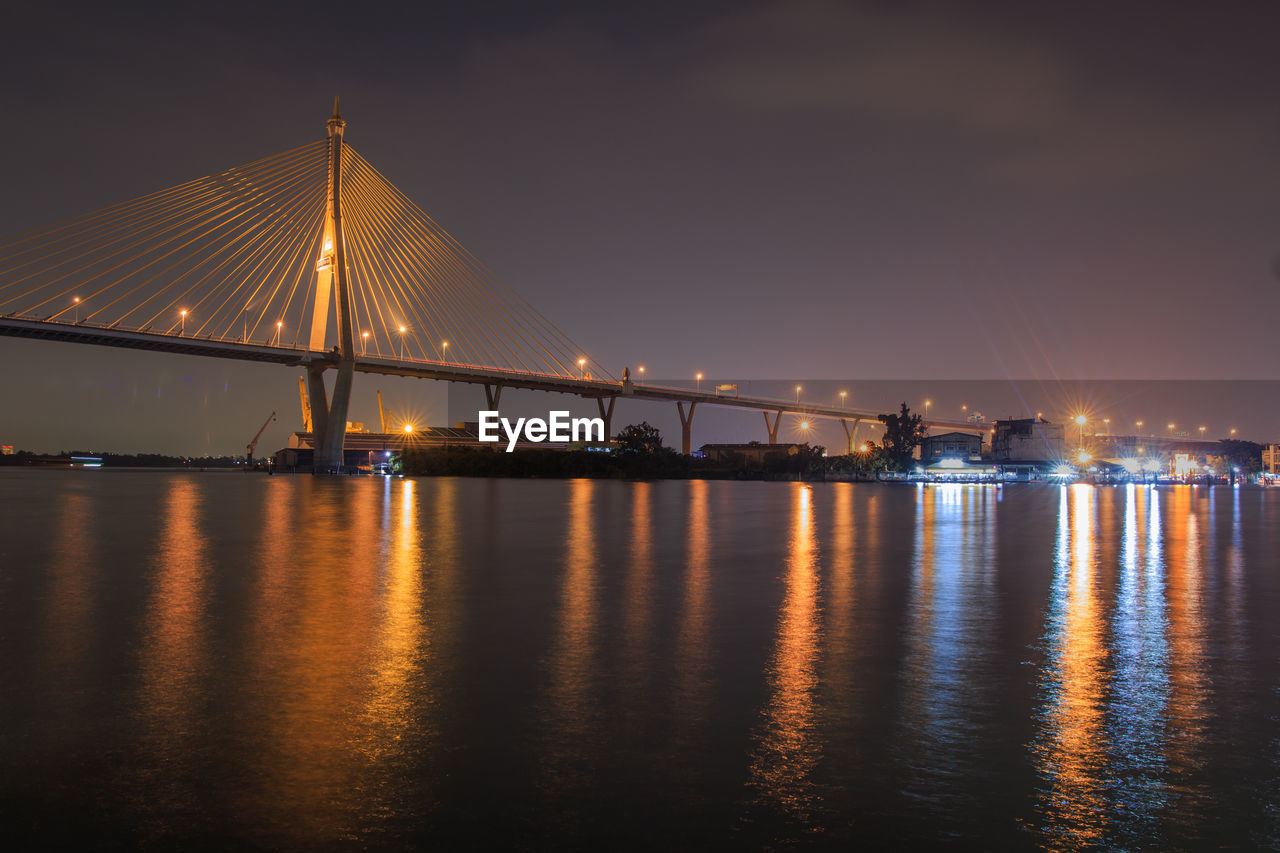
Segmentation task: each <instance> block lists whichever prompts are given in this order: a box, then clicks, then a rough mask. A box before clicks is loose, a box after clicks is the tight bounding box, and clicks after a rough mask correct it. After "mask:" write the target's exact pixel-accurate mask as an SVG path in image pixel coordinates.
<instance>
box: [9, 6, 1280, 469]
mask: <svg viewBox="0 0 1280 853" xmlns="http://www.w3.org/2000/svg"><path fill="white" fill-rule="evenodd" d="M173 5H174V6H177V5H178V4H173ZM618 5H619V4H600V3H583V4H574V3H564V4H556V3H539V4H528V3H512V4H501V3H489V4H484V3H468V4H433V3H422V4H414V5H413V6H412V7H411V8H406V9H397V8H396V7H394V6H383V5H378V4H357V3H347V4H342V5H329V4H324V3H307V4H265V3H258V4H237V3H214V4H198V5H193V6H191V7H189V8H171V7H170V6H168V5H157V6H156V7H155V8H151V7H130V6H128V5H127V4H126V5H124V6H99V5H98V4H94V5H85V6H83V7H78V6H74V5H71V4H45V5H37V4H25V7H24V8H22V9H20V10H17V11H10V12H7V13H6V21H5V28H4V32H3V35H0V38H2V39H3V50H0V66H2V67H3V73H4V79H5V80H6V81H7V83H8V84H7V85H6V87H5V103H4V108H5V111H6V114H7V115H6V119H7V121H6V124H7V132H6V133H5V142H4V151H5V155H6V156H5V157H4V158H3V165H2V166H0V168H2V169H3V174H4V180H5V182H6V186H5V190H4V197H5V201H6V204H5V205H4V206H3V207H2V208H0V233H3V234H9V233H13V232H17V231H21V230H24V229H27V228H32V227H35V226H39V225H42V224H45V223H48V222H50V221H53V220H55V219H58V218H61V217H63V216H69V215H72V214H75V213H79V212H82V211H86V210H89V209H92V208H97V207H101V206H104V205H108V204H113V203H116V202H119V201H123V200H125V199H128V198H132V197H134V196H138V195H141V194H143V193H146V192H150V191H153V190H156V189H160V188H163V187H167V186H170V185H174V184H178V183H180V182H183V181H186V180H189V179H191V178H194V177H198V176H201V175H205V174H209V173H212V172H216V171H219V170H221V169H224V168H226V167H228V166H231V165H235V164H237V163H241V162H245V161H248V160H252V159H255V158H258V157H261V156H264V155H267V154H271V153H274V152H277V151H281V150H284V149H288V148H292V147H295V146H298V145H301V144H303V143H305V142H308V141H311V140H313V139H319V138H322V137H323V136H324V134H325V125H324V122H325V119H326V118H327V116H328V114H329V111H330V108H331V104H332V98H333V95H334V94H341V96H342V107H343V109H342V112H343V117H344V118H346V119H347V121H348V126H347V133H346V138H347V141H348V142H350V143H351V144H352V145H353V146H354V147H355V148H356V149H357V150H359V151H360V153H361V154H363V155H364V156H365V157H366V158H367V159H368V160H369V161H370V162H372V163H373V164H374V165H375V166H377V167H378V168H379V169H380V170H381V171H382V172H383V174H385V175H386V176H387V177H388V178H389V179H390V180H392V181H393V182H395V183H396V184H397V185H398V186H399V188H400V189H401V190H402V191H403V192H405V193H406V194H407V195H408V196H409V197H411V198H413V199H414V200H416V201H417V202H418V204H419V205H421V206H422V207H423V208H424V209H425V210H426V211H427V212H429V213H430V214H432V216H434V217H435V218H436V219H437V220H438V221H439V222H440V223H441V224H442V225H443V226H444V227H446V228H448V229H449V230H450V231H451V232H452V233H453V234H454V236H456V237H457V238H458V239H459V240H460V241H461V242H462V244H463V245H465V246H467V247H468V248H469V249H471V250H472V251H473V252H474V253H475V254H476V255H478V256H479V257H480V258H482V259H483V260H484V261H485V262H486V263H487V264H488V265H489V266H490V267H491V268H492V269H493V270H494V271H495V272H496V273H497V274H498V275H499V276H500V277H502V278H503V279H504V280H506V281H507V282H508V283H509V284H511V285H512V286H513V287H514V288H515V289H516V290H517V291H519V292H520V293H521V294H522V295H523V296H524V297H525V298H526V299H528V300H529V301H530V302H531V303H532V304H533V305H535V306H537V307H538V308H539V309H540V310H541V311H542V312H543V313H544V314H546V315H547V316H549V317H551V318H552V319H553V320H554V321H555V322H556V324H557V325H558V326H559V327H560V328H561V329H562V330H563V331H564V332H565V333H567V334H568V335H569V336H570V337H571V338H573V339H574V340H575V341H577V342H578V343H579V344H581V345H582V347H583V348H584V349H585V350H586V351H587V352H589V353H590V354H591V355H592V356H593V357H595V358H596V359H598V360H599V361H600V362H601V363H603V364H605V365H607V366H609V368H610V369H611V370H612V371H613V372H614V373H618V374H620V373H621V369H622V367H623V366H624V365H630V366H632V367H633V368H634V367H635V366H636V365H637V364H641V363H643V364H645V365H646V367H647V369H648V375H649V376H651V377H655V378H662V377H668V378H671V379H684V378H688V377H691V376H692V374H693V373H694V372H695V371H702V372H703V373H705V374H706V375H707V376H708V377H709V378H711V379H715V378H721V377H723V378H725V379H743V378H752V379H759V380H764V379H779V380H781V379H789V378H791V377H810V378H814V377H816V378H832V379H855V378H856V379H867V380H869V379H894V378H901V379H938V380H941V379H1006V378H1035V379H1038V380H1042V381H1045V382H1049V383H1053V382H1068V381H1074V380H1079V379H1093V378H1137V379H1148V378H1150V379H1224V378H1235V379H1263V378H1272V377H1274V376H1275V368H1276V360H1275V353H1276V346H1275V343H1274V339H1273V327H1274V325H1275V322H1276V318H1277V316H1280V295H1278V294H1277V282H1276V275H1277V273H1276V267H1277V264H1278V262H1277V253H1278V252H1280V157H1278V156H1277V153H1278V152H1277V149H1278V148H1280V120H1278V114H1277V102H1276V92H1277V91H1280V85H1278V84H1280V52H1278V51H1277V50H1276V48H1275V34H1276V32H1277V24H1280V12H1278V11H1277V9H1276V7H1275V5H1274V4H1268V3H1261V2H1259V3H1250V4H1232V3H1217V4H1212V6H1210V5H1209V4H1180V5H1179V4H1170V3H1149V4H1132V3H1107V4H1039V3H1036V4H1013V3H1011V4H1007V5H996V4H979V3H965V4H957V3H946V4H927V3H877V4H842V3H821V2H815V3H809V2H788V3H749V2H738V3H702V4H662V3H634V4H629V5H628V6H626V7H625V8H615V6H618ZM0 358H3V359H4V361H5V364H6V365H7V368H6V371H5V379H4V380H3V381H2V382H0V393H3V396H4V402H3V404H0V443H3V444H16V445H18V446H20V447H28V448H31V449H36V450H58V449H63V448H68V447H71V446H78V447H94V448H97V449H108V450H122V451H142V450H156V451H162V452H174V453H178V452H186V453H230V452H242V451H243V446H244V443H245V441H247V439H248V438H249V437H250V436H251V435H252V434H253V432H254V431H256V430H257V428H258V426H259V425H260V424H261V422H262V420H263V418H265V417H266V415H267V413H268V412H269V411H271V409H273V408H274V409H277V410H279V411H280V412H281V414H282V417H281V420H280V421H279V422H277V424H276V426H275V427H273V429H272V431H269V432H268V434H267V437H266V438H264V441H263V446H262V447H260V451H261V450H262V449H264V448H266V447H268V446H270V447H272V448H274V447H275V446H279V445H280V444H281V443H283V439H284V436H285V433H286V432H287V431H288V430H290V429H294V428H296V427H297V426H298V424H297V421H298V415H297V409H298V405H297V388H296V382H297V374H296V372H295V371H291V370H289V369H287V368H280V367H259V366H250V365H243V364H238V363H232V362H218V361H213V360H197V359H192V358H182V357H177V356H161V355H157V354H150V353H137V352H125V351H115V350H108V349H100V348H91V347H82V346H69V345H53V344H39V343H33V342H27V341H20V340H13V339H0ZM375 383H378V384H375ZM431 386H432V383H427V382H411V381H395V382H393V381H391V380H375V379H372V378H368V377H361V376H358V377H357V379H356V388H357V395H356V408H357V410H356V411H354V412H353V418H354V419H363V420H372V419H373V418H374V417H375V415H376V408H374V407H372V404H371V401H372V395H373V389H374V388H375V387H382V388H383V390H384V392H385V393H388V394H389V395H392V396H395V397H397V398H398V399H405V400H414V401H415V402H414V403H413V404H412V405H414V406H416V407H417V408H419V409H420V410H425V411H427V412H428V413H429V415H428V416H430V413H431V410H432V409H433V408H435V409H439V410H440V411H441V412H443V409H442V408H440V407H441V406H442V404H441V403H440V402H439V401H441V400H443V396H442V394H443V391H442V390H433V389H432V387H431ZM558 399H559V398H557V400H558ZM635 405H639V404H635ZM975 405H981V403H980V402H979V403H976V404H975ZM1033 405H1034V404H1033ZM636 411H637V414H636V415H635V416H634V417H631V416H624V418H623V420H622V422H623V423H625V422H628V421H630V420H638V419H639V418H640V417H644V416H646V415H645V414H644V413H641V412H640V410H639V409H637V410H636ZM1000 414H1005V413H1003V412H1001V413H1000ZM1205 416H1206V413H1201V412H1189V413H1187V414H1186V415H1185V417H1186V418H1187V419H1188V420H1202V419H1204V418H1205ZM664 417H665V414H664ZM656 419H657V418H651V420H656ZM433 420H435V421H437V422H438V421H443V420H444V417H443V416H440V417H433ZM1263 428H1265V427H1263ZM760 432H761V433H762V432H763V430H760ZM720 437H722V438H731V436H720ZM762 437H763V436H762V435H754V434H752V435H744V436H739V437H738V438H739V439H740V440H746V439H748V438H762ZM1250 437H1258V438H1273V436H1270V435H1266V436H1250ZM708 438H709V436H708ZM670 439H676V440H678V435H676V436H669V440H670Z"/></svg>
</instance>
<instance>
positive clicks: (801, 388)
mask: <svg viewBox="0 0 1280 853" xmlns="http://www.w3.org/2000/svg"><path fill="white" fill-rule="evenodd" d="M803 390H804V386H803V385H797V386H796V403H797V404H799V402H800V392H801V391H803Z"/></svg>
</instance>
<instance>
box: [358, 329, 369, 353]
mask: <svg viewBox="0 0 1280 853" xmlns="http://www.w3.org/2000/svg"><path fill="white" fill-rule="evenodd" d="M368 348H369V333H368V332H361V333H360V354H361V355H364V354H365V351H366V350H367V349H368Z"/></svg>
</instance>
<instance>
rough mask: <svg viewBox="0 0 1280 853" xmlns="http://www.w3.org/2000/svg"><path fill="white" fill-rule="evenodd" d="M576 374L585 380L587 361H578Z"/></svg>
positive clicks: (582, 359)
mask: <svg viewBox="0 0 1280 853" xmlns="http://www.w3.org/2000/svg"><path fill="white" fill-rule="evenodd" d="M578 372H579V373H581V374H582V378H583V379H586V378H587V360H586V359H585V358H580V359H578Z"/></svg>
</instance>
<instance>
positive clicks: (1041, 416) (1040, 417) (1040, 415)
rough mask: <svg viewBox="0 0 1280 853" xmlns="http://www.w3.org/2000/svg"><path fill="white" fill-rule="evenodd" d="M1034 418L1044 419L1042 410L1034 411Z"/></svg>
mask: <svg viewBox="0 0 1280 853" xmlns="http://www.w3.org/2000/svg"><path fill="white" fill-rule="evenodd" d="M1036 420H1038V421H1042V420H1044V412H1036Z"/></svg>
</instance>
